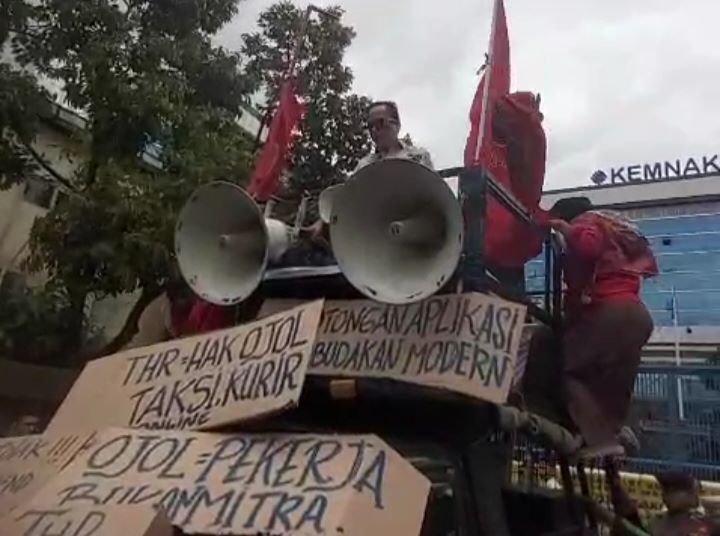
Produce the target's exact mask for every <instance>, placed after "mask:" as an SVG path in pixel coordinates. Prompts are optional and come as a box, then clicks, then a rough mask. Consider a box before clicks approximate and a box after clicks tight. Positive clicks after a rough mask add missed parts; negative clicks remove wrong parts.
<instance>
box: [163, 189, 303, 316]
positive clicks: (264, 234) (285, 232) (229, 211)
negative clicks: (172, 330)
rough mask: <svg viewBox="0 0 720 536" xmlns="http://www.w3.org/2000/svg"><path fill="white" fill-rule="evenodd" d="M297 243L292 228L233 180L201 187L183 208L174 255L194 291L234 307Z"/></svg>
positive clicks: (248, 294) (176, 231) (216, 301)
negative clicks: (264, 209) (269, 215)
mask: <svg viewBox="0 0 720 536" xmlns="http://www.w3.org/2000/svg"><path fill="white" fill-rule="evenodd" d="M291 242H292V230H291V229H290V227H289V226H287V225H285V224H284V223H283V222H281V221H279V220H274V219H271V218H265V217H264V216H263V213H262V211H261V210H260V207H258V205H257V204H256V203H255V201H254V200H253V199H252V197H250V196H249V195H248V194H247V193H246V192H245V190H243V189H242V188H240V187H239V186H237V185H236V184H232V183H229V182H222V181H219V182H211V183H208V184H205V185H203V186H200V187H199V188H198V189H197V190H195V192H194V193H193V194H192V196H190V199H189V200H188V202H187V203H186V204H185V206H184V207H183V209H182V210H181V211H180V216H179V217H178V220H177V225H176V228H175V254H176V256H177V259H178V264H179V266H180V272H181V273H182V276H183V278H184V279H185V281H187V283H188V285H190V287H191V288H192V289H193V291H194V292H195V294H197V295H198V296H200V297H201V298H202V299H204V300H206V301H208V302H210V303H214V304H216V305H234V304H237V303H239V302H241V301H243V300H244V299H245V298H247V297H248V296H250V294H252V293H253V292H254V290H255V289H256V288H257V286H258V285H259V284H260V282H261V280H262V278H263V274H264V273H265V269H266V268H267V264H268V262H270V261H275V260H277V259H279V258H280V257H281V256H282V255H283V254H284V253H285V252H286V251H287V249H288V247H289V246H290V244H291Z"/></svg>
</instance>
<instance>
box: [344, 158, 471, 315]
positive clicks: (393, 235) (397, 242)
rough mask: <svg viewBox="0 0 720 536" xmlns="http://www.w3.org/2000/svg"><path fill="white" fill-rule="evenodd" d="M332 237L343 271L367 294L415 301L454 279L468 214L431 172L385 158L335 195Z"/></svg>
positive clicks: (391, 300)
mask: <svg viewBox="0 0 720 536" xmlns="http://www.w3.org/2000/svg"><path fill="white" fill-rule="evenodd" d="M330 240H331V243H332V247H333V252H334V254H335V258H336V259H337V261H338V264H339V266H340V269H341V270H342V271H343V273H344V275H345V277H346V278H347V279H348V281H350V283H351V284H352V285H353V286H354V287H355V288H357V289H358V290H359V291H360V292H362V293H363V294H364V295H365V296H367V297H369V298H371V299H374V300H376V301H380V302H384V303H391V304H404V303H412V302H416V301H419V300H422V299H424V298H426V297H428V296H431V295H432V294H434V293H435V292H437V291H438V290H439V289H440V288H441V287H443V286H444V285H445V283H447V281H448V280H449V279H450V278H451V277H452V275H453V274H454V272H455V270H456V268H457V265H458V262H459V260H460V255H461V254H462V244H463V217H462V210H461V207H460V203H459V202H458V200H457V198H456V197H455V194H454V193H453V191H452V190H451V189H450V187H449V186H448V184H447V183H446V182H445V181H444V180H443V179H442V177H440V175H438V174H437V173H435V172H434V171H432V170H431V169H429V168H427V167H425V166H423V165H422V164H418V163H415V162H413V161H410V160H402V159H388V160H383V161H380V162H376V163H373V164H370V165H369V166H366V167H364V168H362V169H361V170H360V171H358V172H357V173H356V174H355V175H354V176H353V177H351V178H350V180H349V181H348V182H347V183H346V184H344V185H343V187H342V188H339V189H337V191H335V192H334V193H333V195H332V208H331V216H330Z"/></svg>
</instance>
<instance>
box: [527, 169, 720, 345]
mask: <svg viewBox="0 0 720 536" xmlns="http://www.w3.org/2000/svg"><path fill="white" fill-rule="evenodd" d="M717 159H718V157H717V156H716V155H712V156H711V157H707V156H705V157H702V159H700V158H697V159H690V160H692V161H697V162H698V164H697V165H696V166H695V167H693V168H692V170H693V171H695V170H697V171H699V172H698V173H695V174H693V175H677V176H663V174H662V173H660V172H659V171H658V170H665V169H667V166H663V163H657V164H653V165H646V166H637V167H638V168H639V169H644V168H648V170H651V171H652V170H655V171H656V172H657V173H649V172H648V173H646V174H643V173H640V172H637V173H634V174H637V175H638V177H637V178H636V179H635V180H632V181H630V180H628V179H627V175H628V172H627V171H625V173H624V174H621V173H619V172H615V174H614V175H613V178H616V177H621V179H623V180H617V181H613V182H612V183H610V184H605V177H603V176H602V175H601V176H599V177H598V176H597V175H593V180H595V181H597V182H601V183H602V184H600V185H597V184H590V185H588V186H586V187H579V188H570V189H563V190H553V191H548V192H546V193H545V194H544V195H543V199H542V205H543V207H544V208H550V207H551V206H552V205H553V203H555V201H557V200H558V199H561V198H563V197H573V196H584V197H588V198H589V199H590V200H591V201H592V202H593V204H594V205H596V206H598V207H601V208H606V209H611V210H616V211H618V212H621V213H623V214H625V215H626V216H627V217H628V218H630V219H631V220H632V221H634V222H635V223H636V224H637V225H638V227H639V228H640V229H641V230H642V231H643V232H644V233H645V235H646V236H647V237H648V239H649V241H650V243H651V245H652V248H653V250H654V252H655V255H656V257H657V260H658V265H659V268H660V274H659V275H658V277H656V278H653V279H650V280H648V281H646V282H645V284H644V288H643V299H644V300H645V303H646V304H647V306H648V308H649V309H650V311H651V313H652V316H653V319H654V321H655V325H656V327H657V328H658V331H657V334H656V335H657V336H658V337H661V338H663V337H666V336H667V331H668V330H673V329H674V327H675V326H678V327H679V329H681V330H682V331H684V333H683V338H684V339H688V337H687V335H688V334H689V333H690V334H692V333H695V334H696V335H697V336H699V337H700V336H701V337H702V338H704V339H709V338H714V339H715V342H717V341H720V336H718V334H720V169H718V168H717V166H716V165H714V163H715V162H716V161H717ZM679 162H680V163H678V164H677V167H675V166H674V165H673V166H672V167H671V168H670V169H683V167H682V161H679ZM707 162H711V163H712V164H713V165H711V166H706V167H705V168H703V166H702V164H701V163H707ZM665 164H667V163H665ZM671 164H672V163H671ZM634 167H635V166H629V167H628V168H631V169H632V168H634ZM613 171H615V170H613ZM703 171H707V172H703ZM589 182H590V181H589ZM526 278H527V284H528V290H530V291H532V290H535V291H537V290H540V289H542V286H543V282H544V279H543V278H544V264H543V261H542V260H541V259H536V260H533V261H532V262H530V263H529V264H528V266H527V269H526ZM691 338H692V337H691Z"/></svg>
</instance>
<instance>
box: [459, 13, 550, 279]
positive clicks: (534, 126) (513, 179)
mask: <svg viewBox="0 0 720 536" xmlns="http://www.w3.org/2000/svg"><path fill="white" fill-rule="evenodd" d="M541 121H542V115H541V114H540V112H539V109H537V102H536V101H535V100H534V96H533V95H532V94H529V93H514V94H512V95H511V94H510V40H509V37H508V28H507V21H506V19H505V7H504V5H503V0H495V7H494V11H493V21H492V30H491V36H490V47H489V53H488V61H487V63H486V66H485V70H484V72H483V75H482V78H481V79H480V82H479V84H478V87H477V90H476V92H475V98H474V99H473V103H472V106H471V108H470V134H469V136H468V140H467V145H466V146H465V166H466V167H476V166H481V167H483V168H484V169H485V170H486V171H487V172H488V173H490V175H492V177H493V178H494V179H495V181H496V182H497V183H499V184H500V185H501V186H503V187H505V189H506V190H508V191H509V192H511V193H513V194H514V195H515V197H516V198H517V199H518V200H519V201H521V202H522V203H523V204H524V206H525V207H526V208H527V209H528V210H530V212H531V213H532V214H535V213H536V212H537V211H538V210H539V207H538V205H539V202H540V195H541V193H542V185H543V182H544V179H545V133H544V131H543V129H542V125H541ZM486 219H487V221H488V222H490V224H489V226H488V228H487V232H486V235H485V255H486V257H487V260H488V261H489V262H490V263H492V264H495V265H498V266H501V267H505V268H515V267H521V266H523V265H524V264H525V263H526V262H527V261H529V260H530V259H532V258H533V257H535V256H536V255H538V254H539V253H540V251H541V250H542V240H543V237H542V235H541V234H540V233H538V232H537V230H536V229H534V228H532V227H530V226H528V225H527V224H525V223H524V222H522V221H521V220H519V219H518V218H517V217H516V216H515V215H513V214H511V213H510V212H509V211H508V210H507V209H506V208H505V207H504V206H502V205H501V204H500V203H499V202H498V201H497V200H496V199H495V198H493V197H490V198H489V200H488V206H487V211H486Z"/></svg>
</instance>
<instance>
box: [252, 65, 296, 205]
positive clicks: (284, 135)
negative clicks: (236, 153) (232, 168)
mask: <svg viewBox="0 0 720 536" xmlns="http://www.w3.org/2000/svg"><path fill="white" fill-rule="evenodd" d="M303 112H304V107H303V105H302V103H300V101H299V100H298V98H297V96H296V95H295V84H294V81H293V80H291V79H288V80H286V81H285V82H284V83H283V85H282V87H281V88H280V99H279V102H278V107H277V110H275V115H274V116H273V118H272V121H271V122H270V129H269V131H268V137H267V140H266V141H265V145H264V146H263V149H262V152H261V153H260V157H259V158H258V160H257V163H256V164H255V171H254V172H253V175H252V177H251V179H250V186H248V192H249V193H250V195H252V196H253V197H255V199H256V200H258V201H260V202H264V201H267V200H268V199H270V197H271V196H272V195H273V194H274V193H275V192H276V191H277V189H278V187H279V185H280V174H281V173H282V170H283V168H284V167H285V164H286V163H287V159H288V155H289V154H290V149H291V147H292V142H293V137H294V134H295V129H296V128H297V126H298V123H299V122H300V119H301V118H302V115H303Z"/></svg>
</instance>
